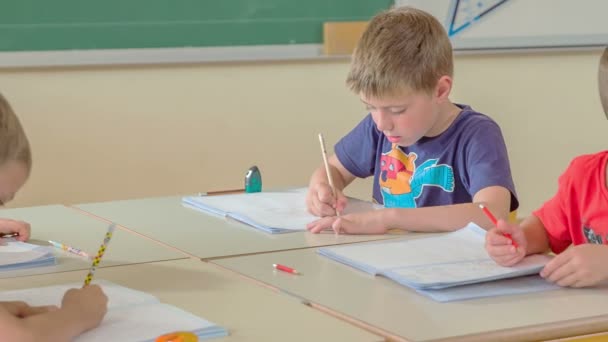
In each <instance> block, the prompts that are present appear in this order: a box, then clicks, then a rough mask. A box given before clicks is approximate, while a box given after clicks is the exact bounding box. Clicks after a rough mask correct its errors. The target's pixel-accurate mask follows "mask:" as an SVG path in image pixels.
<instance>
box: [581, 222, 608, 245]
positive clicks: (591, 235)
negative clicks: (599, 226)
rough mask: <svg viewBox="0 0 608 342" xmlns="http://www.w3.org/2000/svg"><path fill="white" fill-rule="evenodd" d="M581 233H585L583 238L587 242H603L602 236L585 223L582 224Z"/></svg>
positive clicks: (599, 243)
mask: <svg viewBox="0 0 608 342" xmlns="http://www.w3.org/2000/svg"><path fill="white" fill-rule="evenodd" d="M583 234H584V235H585V239H587V242H588V243H594V244H598V245H602V244H603V243H604V242H603V241H602V236H601V235H599V234H596V233H595V232H594V231H593V229H592V228H591V227H589V226H588V225H586V224H584V225H583Z"/></svg>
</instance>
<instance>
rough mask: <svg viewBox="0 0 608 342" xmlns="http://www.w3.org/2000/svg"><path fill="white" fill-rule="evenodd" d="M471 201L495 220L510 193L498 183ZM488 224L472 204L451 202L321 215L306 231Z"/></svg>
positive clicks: (359, 231)
mask: <svg viewBox="0 0 608 342" xmlns="http://www.w3.org/2000/svg"><path fill="white" fill-rule="evenodd" d="M473 201H474V202H480V203H484V204H485V205H486V206H487V207H488V208H489V209H490V210H491V211H492V212H493V213H494V215H496V217H497V218H499V219H504V218H506V217H507V216H508V214H509V206H510V203H511V202H510V201H511V192H510V191H509V190H508V189H506V188H503V187H500V186H492V187H487V188H484V189H482V190H480V191H479V192H478V193H477V194H476V195H475V196H474V198H473ZM471 221H473V222H475V223H477V224H479V225H480V226H482V227H488V228H489V227H491V226H492V222H490V220H489V219H488V218H487V217H486V216H485V215H484V213H483V211H482V210H481V209H479V206H478V205H477V204H474V203H465V204H454V205H444V206H434V207H423V208H413V209H410V208H388V209H381V210H375V211H369V212H364V213H356V214H349V215H343V216H341V217H339V218H336V217H324V218H322V219H319V220H317V221H315V222H312V223H311V224H309V225H308V227H307V228H308V230H309V231H311V232H312V233H318V232H320V231H322V230H324V229H327V228H332V229H333V230H334V231H337V232H345V233H349V234H384V233H386V231H387V230H388V229H393V228H396V229H403V230H408V231H418V232H438V231H452V230H455V229H458V228H462V227H464V226H465V225H466V224H467V223H469V222H471Z"/></svg>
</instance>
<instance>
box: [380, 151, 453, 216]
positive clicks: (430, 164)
mask: <svg viewBox="0 0 608 342" xmlns="http://www.w3.org/2000/svg"><path fill="white" fill-rule="evenodd" d="M416 159H418V155H417V154H416V153H414V152H411V153H410V154H405V153H404V152H403V151H401V149H399V147H398V145H397V144H393V147H392V149H391V150H390V151H388V152H386V153H383V154H382V157H381V158H380V179H379V184H380V188H381V189H382V191H381V192H382V197H383V199H384V206H385V207H388V208H416V201H415V200H416V198H418V197H420V195H421V194H422V190H423V189H424V187H425V186H436V187H439V188H441V189H443V190H444V191H447V192H452V191H454V171H453V169H452V167H451V166H449V165H445V164H440V165H437V159H428V160H426V161H425V162H423V163H422V164H420V165H418V166H416Z"/></svg>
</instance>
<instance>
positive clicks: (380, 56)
mask: <svg viewBox="0 0 608 342" xmlns="http://www.w3.org/2000/svg"><path fill="white" fill-rule="evenodd" d="M452 75H453V60H452V45H451V44H450V40H449V38H448V36H447V33H446V32H445V29H444V28H443V26H442V25H441V23H439V21H437V19H435V18H434V17H433V16H432V15H430V14H429V13H426V12H424V11H421V10H418V9H415V8H411V7H398V8H394V9H390V10H387V11H385V12H382V13H380V14H378V15H377V16H375V17H374V18H373V19H372V20H371V21H370V23H369V25H368V27H367V29H366V30H365V32H364V33H363V35H362V37H361V39H360V41H359V43H358V45H357V47H356V49H355V52H354V54H353V59H352V64H351V69H350V72H349V74H348V77H347V81H346V82H347V85H348V86H349V87H350V89H351V90H353V91H354V92H355V93H357V94H364V95H366V96H373V97H387V96H394V95H396V94H398V93H399V92H403V91H424V92H431V91H432V90H433V89H434V88H435V86H436V84H437V81H438V80H439V79H440V78H441V77H442V76H449V77H452Z"/></svg>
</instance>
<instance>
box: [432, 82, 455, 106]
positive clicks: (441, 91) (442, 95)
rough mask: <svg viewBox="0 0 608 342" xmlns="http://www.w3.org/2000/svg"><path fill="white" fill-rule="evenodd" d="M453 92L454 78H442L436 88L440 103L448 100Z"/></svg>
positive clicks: (436, 95)
mask: <svg viewBox="0 0 608 342" xmlns="http://www.w3.org/2000/svg"><path fill="white" fill-rule="evenodd" d="M451 91H452V78H451V77H450V76H441V77H440V78H439V80H438V81H437V86H435V97H437V100H439V101H440V102H443V101H445V100H447V99H448V97H449V96H450V92H451Z"/></svg>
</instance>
